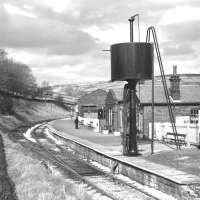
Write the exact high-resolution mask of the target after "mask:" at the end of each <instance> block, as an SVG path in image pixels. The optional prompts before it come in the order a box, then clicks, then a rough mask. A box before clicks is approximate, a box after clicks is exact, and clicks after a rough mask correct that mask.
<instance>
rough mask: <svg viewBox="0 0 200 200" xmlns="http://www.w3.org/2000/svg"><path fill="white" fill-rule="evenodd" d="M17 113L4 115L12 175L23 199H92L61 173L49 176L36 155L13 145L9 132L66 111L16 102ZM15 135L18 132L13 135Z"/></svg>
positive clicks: (0, 119)
mask: <svg viewBox="0 0 200 200" xmlns="http://www.w3.org/2000/svg"><path fill="white" fill-rule="evenodd" d="M12 109H13V114H12V115H1V116H0V129H1V131H2V132H1V131H0V134H2V135H3V139H4V145H5V152H6V160H7V170H8V175H9V176H10V178H11V179H12V181H13V182H14V184H15V190H16V194H17V196H18V199H19V200H66V199H67V200H70V199H71V200H75V199H83V200H84V199H90V197H89V196H88V195H86V194H85V193H84V192H83V189H82V187H81V185H79V186H77V185H74V184H73V183H72V182H71V181H69V180H67V179H66V180H65V178H64V177H63V176H62V175H61V174H60V173H57V174H52V173H49V172H48V170H47V169H46V168H45V167H44V166H43V165H41V164H40V160H39V159H37V158H36V157H35V156H34V154H33V153H31V152H30V151H29V152H28V151H27V149H25V148H24V147H22V146H21V145H20V144H16V143H14V142H12V141H11V140H10V139H9V138H8V137H7V136H6V134H5V133H9V132H10V130H13V129H14V128H16V127H18V126H21V125H27V124H32V123H36V122H39V121H43V120H49V119H55V118H59V117H64V116H65V115H66V114H67V112H66V110H64V109H63V108H61V107H59V106H57V105H55V104H50V103H38V102H30V101H24V100H19V99H13V108H12ZM3 133H4V134H3ZM13 134H15V132H13Z"/></svg>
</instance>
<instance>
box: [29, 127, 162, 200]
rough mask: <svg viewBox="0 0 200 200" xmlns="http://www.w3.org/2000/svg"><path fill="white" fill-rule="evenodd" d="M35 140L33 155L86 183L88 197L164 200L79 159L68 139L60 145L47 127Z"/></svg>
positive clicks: (33, 134)
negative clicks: (69, 145)
mask: <svg viewBox="0 0 200 200" xmlns="http://www.w3.org/2000/svg"><path fill="white" fill-rule="evenodd" d="M31 137H32V138H33V139H34V140H35V141H36V143H34V142H33V141H32V142H31V143H32V150H33V151H36V152H37V153H38V154H40V155H41V157H43V158H45V159H46V160H49V161H50V162H51V163H52V164H53V165H55V166H56V167H57V168H59V169H62V170H63V171H64V174H65V175H66V176H67V177H69V178H70V179H71V180H73V181H74V182H75V183H83V184H84V189H85V190H86V191H87V192H88V193H95V194H98V195H99V198H98V199H102V200H103V199H105V200H106V199H113V200H122V199H123V200H129V199H131V200H133V199H137V200H161V199H162V200H163V197H160V198H158V197H157V196H156V195H155V196H154V195H152V194H150V193H148V192H147V191H146V190H145V189H144V188H142V187H138V185H137V184H136V182H134V181H128V180H126V181H125V180H122V179H119V178H118V177H117V175H114V174H112V173H108V172H106V171H102V170H100V169H98V168H97V167H95V166H94V165H92V164H89V163H88V162H86V161H84V160H83V159H80V158H78V157H77V156H75V155H74V152H73V151H72V150H71V149H69V147H68V146H67V145H66V144H65V140H64V138H63V140H62V141H61V142H60V144H58V143H57V142H56V139H55V138H54V137H53V135H51V134H50V133H49V132H48V128H47V126H46V125H45V124H42V125H40V126H38V127H36V128H34V129H33V130H32V131H31Z"/></svg>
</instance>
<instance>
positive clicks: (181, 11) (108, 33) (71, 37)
mask: <svg viewBox="0 0 200 200" xmlns="http://www.w3.org/2000/svg"><path fill="white" fill-rule="evenodd" d="M3 5H10V6H11V8H12V9H10V10H9V9H8V7H7V10H6V9H5V6H3ZM199 6H200V1H199V0H168V1H160V0H140V1H133V0H126V1H116V0H101V1H99V0H84V1H82V0H74V1H72V0H56V1H55V0H34V1H27V0H15V1H13V0H2V1H1V3H0V21H1V31H0V44H1V47H3V48H9V50H10V49H12V51H11V54H12V55H13V57H14V58H17V60H18V61H20V59H21V62H23V61H24V62H25V63H26V64H28V65H29V66H31V68H32V69H33V72H34V74H35V75H36V77H38V80H40V81H42V79H43V80H45V79H47V80H48V81H49V82H56V80H57V82H62V81H63V82H65V80H66V79H67V80H70V81H73V80H97V79H98V80H99V79H102V80H103V79H105V78H106V79H109V77H110V54H109V53H108V52H102V51H101V50H103V49H109V47H110V45H111V44H112V43H118V42H125V41H129V22H128V18H129V17H130V16H131V15H134V14H136V13H139V14H140V20H141V21H140V28H141V41H144V40H145V34H146V28H147V27H148V26H150V25H154V26H156V30H157V33H158V38H159V42H160V44H161V45H160V47H161V50H163V51H162V52H163V55H164V56H165V58H166V64H167V66H171V65H174V64H177V65H180V66H181V69H184V70H185V71H186V69H188V67H189V66H191V69H195V67H197V63H198V62H199V61H200V58H199V53H200V52H199V44H200V43H199V34H198V33H199V32H200V30H199V29H200V25H199V24H200V23H199V22H200V21H199V20H200V19H199V12H198V10H199ZM13 8H14V10H15V12H13ZM188 10H189V11H190V12H189V15H186V13H188V12H187V11H188ZM135 32H137V28H136V24H135ZM136 34H137V33H136ZM136 34H135V39H136ZM80 66H81V67H80ZM167 69H168V68H167ZM170 72H171V68H170Z"/></svg>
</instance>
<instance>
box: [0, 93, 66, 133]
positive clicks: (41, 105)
mask: <svg viewBox="0 0 200 200" xmlns="http://www.w3.org/2000/svg"><path fill="white" fill-rule="evenodd" d="M2 99H4V101H5V97H3V96H2V95H0V101H1V102H0V103H1V105H2V103H4V104H5V102H2ZM6 99H7V102H9V106H11V105H12V108H10V110H9V112H4V113H3V112H2V111H1V115H0V129H1V130H6V131H7V130H11V129H13V128H15V127H17V126H20V125H24V124H29V123H35V122H38V121H42V120H47V119H54V118H59V117H64V116H66V115H67V114H68V112H67V111H66V110H65V109H64V108H62V107H60V106H58V105H56V104H54V103H48V102H36V101H30V100H29V101H28V100H23V99H17V98H6ZM4 107H5V106H4Z"/></svg>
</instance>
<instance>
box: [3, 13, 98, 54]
mask: <svg viewBox="0 0 200 200" xmlns="http://www.w3.org/2000/svg"><path fill="white" fill-rule="evenodd" d="M1 10H2V9H1ZM15 14H16V13H15ZM4 19H6V20H5V21H4ZM0 21H1V22H2V23H1V31H0V43H1V46H2V47H12V48H21V49H23V48H26V49H28V48H29V49H33V48H38V49H41V48H43V49H46V53H47V54H66V55H77V54H84V53H86V52H88V51H91V50H92V49H95V48H98V45H99V44H98V41H97V39H96V38H94V37H92V36H91V35H89V34H88V33H86V32H84V31H82V30H80V29H78V28H77V27H75V26H69V25H67V24H64V23H63V22H59V21H55V20H51V19H38V18H37V19H35V18H34V19H32V18H29V17H24V16H20V15H9V13H6V12H5V10H4V14H1V15H0Z"/></svg>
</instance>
